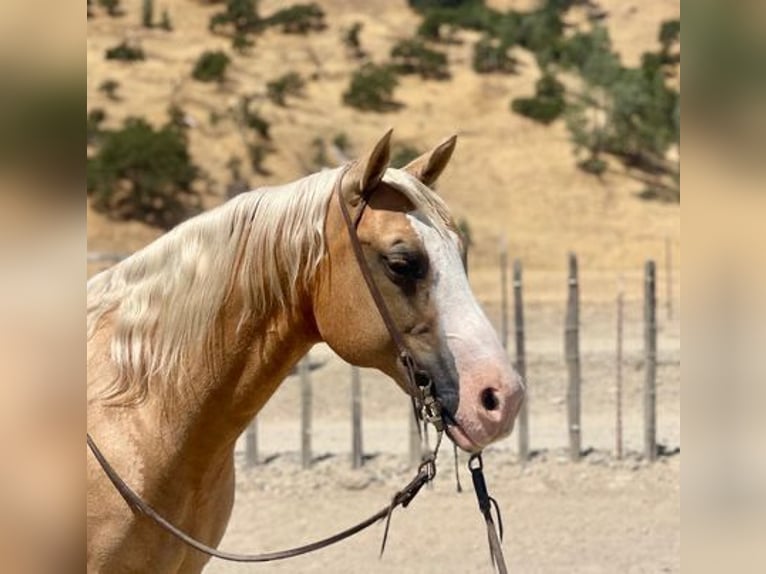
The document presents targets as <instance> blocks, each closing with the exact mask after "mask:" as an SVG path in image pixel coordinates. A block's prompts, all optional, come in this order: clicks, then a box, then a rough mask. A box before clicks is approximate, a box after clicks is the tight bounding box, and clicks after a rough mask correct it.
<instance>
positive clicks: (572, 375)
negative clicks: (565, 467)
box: [564, 253, 581, 461]
mask: <svg viewBox="0 0 766 574" xmlns="http://www.w3.org/2000/svg"><path fill="white" fill-rule="evenodd" d="M579 329H580V293H579V283H578V280H577V256H576V255H575V254H574V253H570V254H569V279H568V299H567V315H566V325H565V327H564V354H565V357H566V362H567V371H568V372H569V386H568V388H567V424H568V425H569V457H570V459H571V460H572V461H578V460H580V453H581V432H580V430H581V429H580V384H581V373H580V331H579Z"/></svg>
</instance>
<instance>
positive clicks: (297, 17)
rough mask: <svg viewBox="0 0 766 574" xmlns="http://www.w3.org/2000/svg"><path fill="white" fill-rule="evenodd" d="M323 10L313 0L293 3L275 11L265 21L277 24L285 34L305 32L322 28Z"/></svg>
mask: <svg viewBox="0 0 766 574" xmlns="http://www.w3.org/2000/svg"><path fill="white" fill-rule="evenodd" d="M324 18H325V14H324V10H322V8H320V7H319V5H317V4H315V3H314V2H312V3H310V4H295V5H294V6H290V7H288V8H284V9H282V10H279V11H278V12H275V13H274V14H272V15H271V16H270V17H268V18H267V19H266V21H265V23H266V25H268V26H278V27H281V28H282V32H284V33H286V34H307V33H309V32H311V31H320V30H324V29H325V28H326V27H327V24H325V21H324Z"/></svg>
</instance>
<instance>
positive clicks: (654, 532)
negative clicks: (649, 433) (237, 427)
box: [206, 301, 681, 573]
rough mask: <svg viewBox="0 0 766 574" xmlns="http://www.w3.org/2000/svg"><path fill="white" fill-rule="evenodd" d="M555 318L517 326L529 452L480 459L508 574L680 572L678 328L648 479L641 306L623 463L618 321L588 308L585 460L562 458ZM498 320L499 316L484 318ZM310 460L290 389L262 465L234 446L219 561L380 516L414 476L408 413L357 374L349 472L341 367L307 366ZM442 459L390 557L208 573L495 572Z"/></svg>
mask: <svg viewBox="0 0 766 574" xmlns="http://www.w3.org/2000/svg"><path fill="white" fill-rule="evenodd" d="M559 307H561V306H560V305H554V304H551V303H536V304H531V305H530V306H529V308H528V311H527V325H528V331H529V333H530V336H529V340H528V349H529V358H528V362H529V365H528V382H529V397H530V398H529V408H530V442H531V447H532V449H533V458H532V460H531V461H530V462H529V463H527V464H526V465H525V466H521V465H520V464H519V462H518V459H517V455H516V445H517V442H516V441H517V437H516V434H515V433H514V434H513V435H512V436H511V437H509V438H508V439H505V440H504V441H502V442H501V443H499V444H497V445H494V446H493V447H490V448H489V449H487V452H486V454H485V457H484V458H485V465H486V472H487V480H488V483H489V486H490V489H491V493H492V494H493V495H494V496H495V497H496V498H497V499H498V501H499V502H500V505H501V509H502V511H503V518H504V520H505V525H506V538H505V543H504V549H505V553H506V557H507V560H508V565H509V569H510V571H511V572H517V573H522V572H523V573H527V572H545V573H551V572H554V573H555V572H562V573H563V572H567V573H572V572H577V573H601V572H604V573H612V572H621V573H622V572H625V573H640V572H646V573H655V572H678V571H679V570H680V557H679V552H680V499H679V493H680V486H679V484H680V464H681V463H680V458H681V457H680V325H679V323H678V321H668V320H667V319H665V318H662V317H664V315H663V314H661V321H660V336H659V348H660V353H659V368H658V399H657V403H658V415H657V417H658V418H657V420H658V423H657V424H658V442H659V443H660V444H661V445H662V448H663V451H664V452H666V453H667V454H666V455H664V456H662V457H660V459H659V461H658V462H656V463H655V464H648V463H647V462H646V461H644V460H643V458H642V457H641V455H640V454H639V453H640V451H641V449H642V444H643V443H642V440H643V439H642V436H643V435H642V428H643V427H642V385H643V377H644V369H643V364H642V360H641V344H642V343H641V323H640V321H639V318H640V315H639V313H640V305H638V302H637V301H632V302H630V303H629V304H628V306H627V313H626V318H627V325H626V343H625V347H626V355H625V368H624V377H625V378H624V402H623V405H624V407H623V408H624V440H625V448H626V455H625V458H624V459H623V460H621V461H618V460H616V459H615V457H614V440H615V439H614V436H615V431H614V428H615V422H614V419H615V414H614V413H615V393H614V380H615V366H614V346H613V343H614V323H613V318H614V309H613V308H612V307H611V306H610V305H607V304H604V303H589V304H586V305H584V309H583V331H582V340H581V347H582V352H583V363H582V369H583V398H582V405H583V407H582V408H583V410H582V427H583V448H584V449H585V450H586V452H587V454H586V456H585V457H584V458H583V460H582V461H581V462H579V463H572V462H569V460H568V458H567V451H566V448H565V447H566V445H567V432H566V411H565V402H564V397H565V393H566V369H565V365H564V363H563V361H562V355H563V353H562V351H561V336H560V335H561V332H562V331H561V325H562V324H563V323H561V322H560V319H562V317H563V315H562V314H561V313H560V311H559ZM489 311H490V315H491V316H493V318H496V316H495V315H494V314H493V313H492V310H491V308H490V309H489ZM311 363H312V365H313V366H314V368H313V369H312V383H313V386H314V389H315V391H314V398H313V404H314V408H313V413H314V421H313V425H314V432H313V437H312V441H313V452H314V455H315V464H314V466H313V468H312V469H311V470H310V471H304V470H302V469H301V466H300V454H299V448H300V427H299V417H300V410H299V404H300V403H299V387H300V385H299V383H298V381H297V377H290V378H289V379H288V380H287V381H286V382H285V383H284V385H283V386H282V387H281V388H280V389H279V391H278V392H277V394H276V395H275V397H274V398H273V399H272V400H271V402H270V403H269V404H268V405H267V406H266V408H265V409H264V410H263V411H262V413H261V414H260V415H259V418H258V437H259V449H260V452H259V456H260V457H261V459H262V460H263V461H264V463H263V464H260V465H258V466H257V467H255V468H247V467H246V466H245V459H244V444H240V445H239V449H238V453H237V456H238V466H239V473H238V478H237V499H236V503H235V509H234V514H233V517H232V520H231V522H230V525H229V530H228V532H227V535H226V537H225V538H224V540H223V542H222V544H221V547H222V548H225V549H227V550H243V551H261V550H263V551H266V550H273V549H278V548H283V547H285V546H288V545H297V544H301V543H305V542H308V541H310V540H313V539H315V538H318V537H322V536H325V535H328V534H330V533H332V532H334V531H337V530H340V529H342V528H345V527H346V526H348V525H351V524H352V523H355V522H357V521H359V520H360V519H362V518H364V517H366V516H367V515H369V514H372V513H373V512H375V511H377V510H378V509H379V508H381V507H383V506H384V505H385V503H386V501H387V500H388V499H389V498H390V497H391V496H392V494H393V493H394V492H395V491H396V490H397V489H398V488H401V486H403V485H404V484H406V482H407V481H408V480H409V478H410V477H411V475H412V470H411V469H410V468H409V467H408V462H407V461H408V450H407V449H408V434H407V433H408V420H407V415H408V411H407V409H408V403H407V400H406V398H405V397H404V396H403V395H402V394H401V392H400V391H398V390H397V389H395V388H394V385H393V383H392V382H390V381H388V380H386V379H385V378H384V377H382V376H380V375H378V374H376V373H374V372H371V371H364V372H363V374H362V385H363V410H364V422H363V425H364V431H363V432H364V448H365V453H366V455H367V459H366V462H365V465H364V467H363V468H362V469H360V470H352V468H351V465H350V455H349V452H350V436H351V429H350V415H349V408H350V407H349V404H350V403H349V389H350V383H349V372H348V369H349V367H348V366H347V365H345V364H344V363H342V361H340V360H339V359H337V358H335V357H334V355H333V354H332V353H331V351H329V350H328V349H327V348H324V347H318V348H315V349H314V351H312V354H311ZM451 450H452V449H451V447H450V445H449V444H447V445H446V448H442V450H441V453H440V461H439V462H440V466H439V475H438V476H437V478H436V481H435V485H434V488H433V489H432V490H426V491H424V492H423V493H422V494H421V496H420V497H419V498H418V499H417V500H416V501H415V502H414V503H413V504H412V505H411V506H410V507H409V508H408V509H406V510H404V511H403V512H398V513H397V514H396V515H395V516H394V519H393V525H392V533H391V536H390V539H389V544H388V548H387V550H386V554H385V556H384V558H383V559H382V560H378V558H377V553H378V546H379V544H380V539H381V536H382V526H374V527H372V528H371V529H370V530H369V531H368V532H366V533H364V534H361V535H359V536H358V537H357V538H355V539H353V540H350V541H347V542H344V543H341V544H340V545H338V546H336V547H334V548H331V549H327V550H323V551H321V552H319V553H318V554H316V555H314V556H309V557H303V558H298V559H294V560H290V561H287V562H284V563H278V564H272V565H261V566H258V567H254V566H249V567H248V566H246V565H245V566H243V565H233V564H226V563H222V562H220V561H214V562H213V563H211V564H210V565H209V566H208V568H207V570H206V571H207V572H212V573H215V572H220V573H223V572H249V571H256V570H257V571H264V572H270V571H275V572H359V571H361V570H362V569H364V570H367V571H369V572H418V573H420V572H455V573H462V572H491V565H490V563H489V558H488V554H487V548H486V535H485V533H484V526H483V522H482V521H481V518H480V515H479V513H478V510H477V508H476V501H475V499H474V496H473V493H472V492H471V490H472V488H471V485H470V476H469V474H468V472H467V470H466V468H465V463H466V462H467V460H466V458H465V456H463V455H461V457H460V469H461V470H460V472H461V481H462V484H463V487H464V488H465V492H463V493H462V494H458V493H456V491H455V478H454V470H453V455H452V452H451Z"/></svg>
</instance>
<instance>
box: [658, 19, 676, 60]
mask: <svg viewBox="0 0 766 574" xmlns="http://www.w3.org/2000/svg"><path fill="white" fill-rule="evenodd" d="M680 37H681V21H680V20H665V21H664V22H662V24H660V31H659V33H658V34H657V39H658V40H659V41H660V45H661V46H662V52H663V53H664V54H667V53H668V51H670V48H671V47H672V46H673V44H674V43H676V42H677V41H678V39H679V38H680Z"/></svg>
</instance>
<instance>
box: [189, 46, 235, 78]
mask: <svg viewBox="0 0 766 574" xmlns="http://www.w3.org/2000/svg"><path fill="white" fill-rule="evenodd" d="M229 63H231V59H230V58H229V56H227V55H226V54H225V53H224V52H221V51H220V50H218V51H210V50H208V51H206V52H203V53H202V54H201V55H200V57H199V58H198V59H197V63H196V64H195V65H194V70H193V71H192V77H193V78H194V79H195V80H198V81H200V82H223V81H224V79H225V78H226V68H227V67H228V66H229Z"/></svg>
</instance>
